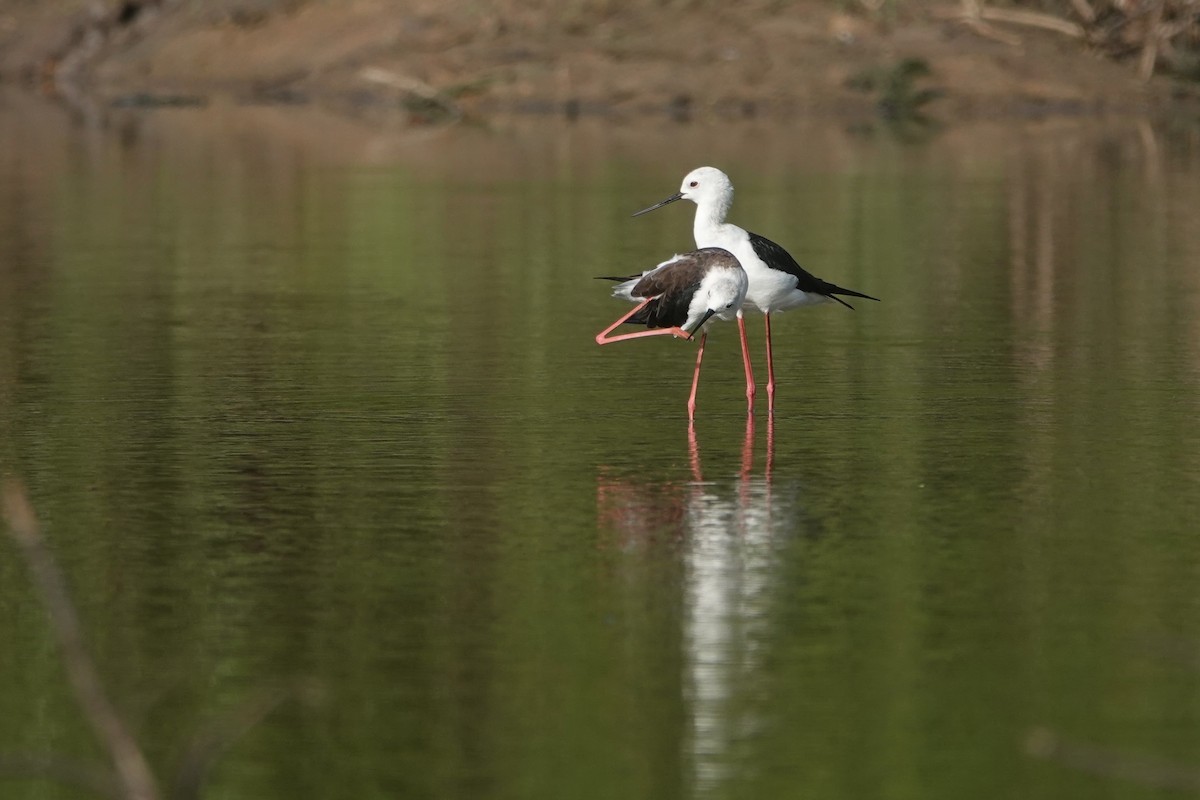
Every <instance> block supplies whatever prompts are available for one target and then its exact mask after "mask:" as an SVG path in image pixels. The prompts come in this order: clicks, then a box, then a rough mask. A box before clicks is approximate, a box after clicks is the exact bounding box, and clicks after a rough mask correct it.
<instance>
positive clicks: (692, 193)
mask: <svg viewBox="0 0 1200 800" xmlns="http://www.w3.org/2000/svg"><path fill="white" fill-rule="evenodd" d="M676 200H691V201H692V202H693V203H695V204H696V220H695V223H694V225H695V229H696V232H697V236H696V238H697V241H700V240H702V239H707V238H709V237H707V236H701V235H700V232H701V231H706V232H707V231H711V230H713V229H714V228H716V227H717V226H719V225H721V224H722V223H724V222H725V216H726V215H727V214H728V213H729V207H730V206H731V205H733V182H732V181H731V180H729V176H728V175H726V174H725V173H724V172H722V171H721V170H719V169H717V168H716V167H697V168H696V169H694V170H692V171H691V172H689V173H688V174H687V175H685V176H684V178H683V182H682V183H681V184H680V186H679V191H678V192H676V193H675V194H673V195H671V196H670V197H668V198H667V199H665V200H663V201H662V202H659V203H655V204H654V205H652V206H650V207H649V208H644V209H642V210H641V211H639V212H637V213H636V214H634V216H635V217H637V216H641V215H642V214H646V213H648V212H650V211H653V210H655V209H656V208H662V207H663V206H665V205H667V204H668V203H674V202H675V201H676Z"/></svg>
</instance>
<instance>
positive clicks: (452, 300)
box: [0, 109, 1200, 800]
mask: <svg viewBox="0 0 1200 800" xmlns="http://www.w3.org/2000/svg"><path fill="white" fill-rule="evenodd" d="M10 110H11V109H10ZM215 113H217V112H211V111H167V112H162V113H161V114H158V115H157V116H154V115H152V116H150V117H131V118H129V119H127V120H125V121H123V122H121V123H120V124H116V123H111V124H109V125H107V126H98V127H97V126H91V127H89V126H84V125H79V124H77V123H72V122H71V121H70V120H69V119H67V118H66V115H65V114H61V113H60V112H57V111H53V110H48V109H41V110H39V112H38V113H36V114H33V113H28V114H26V113H23V114H15V113H7V114H4V115H3V116H0V139H2V140H3V141H2V142H0V143H2V144H3V146H2V147H0V153H3V154H4V155H3V156H0V470H2V471H4V472H6V473H9V474H15V475H20V476H21V477H22V478H23V479H24V480H25V481H26V482H27V484H28V486H29V488H30V494H31V497H32V499H33V501H34V503H35V505H36V507H37V509H38V512H39V514H40V516H41V519H42V522H43V525H44V528H45V531H46V535H47V537H48V539H49V540H50V542H51V544H52V546H53V548H54V550H55V552H56V554H57V555H58V557H59V559H60V561H61V562H62V566H63V568H64V570H65V571H66V572H67V574H68V576H69V578H70V581H71V586H72V589H73V591H74V596H75V600H76V602H77V603H78V605H79V609H80V612H81V614H82V616H83V618H84V621H85V624H86V626H87V633H88V637H89V641H90V643H91V646H92V649H93V650H94V651H95V656H96V660H97V663H98V666H99V668H100V670H101V672H102V673H103V675H104V676H105V678H106V680H107V682H108V686H109V689H110V691H111V693H112V695H113V698H114V700H115V702H116V703H117V704H118V705H119V706H120V707H121V709H122V711H123V712H124V713H125V714H126V716H127V717H128V719H129V720H130V722H131V724H132V725H133V727H134V728H135V729H136V730H137V732H138V733H139V736H140V737H141V739H142V741H143V743H144V744H145V746H146V748H147V750H148V753H149V756H150V758H151V760H152V761H153V762H154V764H155V766H156V768H158V770H159V771H160V773H161V774H162V775H164V776H169V775H171V774H172V772H173V770H174V769H175V768H176V765H177V764H178V763H179V759H180V754H181V753H182V752H183V751H184V749H185V748H186V747H187V745H188V742H189V740H190V738H191V737H192V736H193V735H194V733H195V732H197V731H200V730H204V729H205V728H206V726H209V725H211V724H213V722H214V720H217V721H219V720H221V719H223V718H225V717H226V716H227V715H229V714H230V713H233V714H237V713H238V710H239V709H245V708H246V707H247V705H248V704H253V703H254V702H256V698H259V697H261V694H262V692H264V691H267V690H272V689H279V688H282V689H284V690H286V691H288V692H289V693H290V694H289V695H288V697H289V699H287V700H285V701H284V702H283V703H282V704H281V705H280V706H279V707H278V708H277V709H276V710H275V711H274V712H272V713H271V714H270V715H268V716H267V717H266V719H264V720H263V721H262V722H261V723H259V724H258V725H256V726H254V727H253V728H251V729H250V730H249V731H248V732H246V733H245V734H244V735H243V736H242V737H241V738H239V739H237V740H236V741H235V742H233V743H232V744H231V746H230V748H229V749H228V751H227V752H226V753H225V755H224V756H223V757H222V758H221V760H220V761H219V762H218V764H217V766H216V768H215V770H214V771H213V773H212V775H211V783H210V785H209V787H208V791H207V793H206V794H205V796H206V797H213V798H246V797H254V798H296V797H313V798H318V797H319V798H331V799H336V798H347V799H348V798H355V800H361V799H363V798H395V797H406V798H408V797H415V798H420V797H428V798H443V797H463V798H485V797H487V798H491V797H494V798H560V797H573V798H614V797H621V798H676V797H677V798H741V797H772V798H791V797H795V798H800V797H826V798H839V797H844V798H858V797H876V798H921V799H922V800H928V799H929V798H962V797H995V798H1009V797H1047V798H1068V797H1079V798H1090V797H1096V796H1100V795H1103V796H1106V797H1143V796H1149V795H1151V794H1155V793H1156V792H1157V790H1158V788H1161V786H1163V785H1165V786H1167V787H1172V786H1174V787H1177V788H1178V787H1183V788H1189V787H1190V788H1194V787H1195V786H1196V785H1200V777H1198V776H1200V737H1198V736H1197V733H1198V731H1200V666H1198V665H1200V605H1198V604H1197V602H1196V588H1195V587H1196V586H1197V585H1200V537H1198V536H1197V532H1198V531H1200V528H1198V527H1197V523H1196V520H1197V517H1198V515H1200V270H1198V269H1197V264H1200V223H1197V220H1196V216H1195V209H1196V208H1197V207H1198V205H1200V149H1198V148H1197V145H1196V141H1195V139H1194V138H1188V137H1186V136H1178V135H1173V134H1169V133H1163V132H1155V131H1152V130H1150V129H1149V128H1148V127H1146V126H1144V125H1133V124H1130V125H1127V126H1114V127H1110V128H1103V129H1102V128H1099V127H1098V126H1095V125H1080V126H1074V125H1072V126H1063V127H1062V128H1060V129H1055V128H1053V127H1051V126H1023V127H1022V126H1011V127H1008V128H994V129H993V128H984V129H977V130H971V131H967V132H957V133H956V132H950V133H947V134H944V135H942V136H939V137H937V138H935V139H933V140H932V141H930V142H926V143H923V144H919V145H905V144H901V143H898V142H896V141H894V140H891V139H889V138H888V137H887V136H884V135H878V136H873V137H872V136H852V135H847V134H845V133H844V132H842V131H839V130H837V129H836V128H828V129H826V128H824V127H820V126H814V127H813V128H811V129H809V128H805V129H803V130H796V129H773V128H757V127H750V126H747V127H745V128H737V127H735V128H734V129H733V130H729V129H728V128H725V129H721V128H706V127H704V126H691V127H689V126H661V127H656V126H647V127H646V128H645V129H643V128H629V127H613V128H606V127H603V126H598V125H596V126H593V125H590V124H584V125H580V126H570V125H565V124H556V123H542V124H532V123H521V124H518V125H513V126H511V127H503V126H501V127H500V128H499V129H497V130H492V131H487V130H479V129H471V128H466V127H462V128H459V129H455V130H452V131H450V132H448V133H444V134H440V135H433V136H414V137H412V138H411V139H409V138H404V136H403V134H398V136H400V137H401V139H400V141H399V143H398V144H397V143H396V142H392V143H391V145H390V146H389V148H387V157H383V158H376V157H374V156H373V155H372V153H374V152H375V151H372V150H366V151H360V150H354V151H349V152H347V151H344V150H342V149H341V148H339V147H338V146H337V142H336V141H333V142H331V143H330V144H329V145H328V146H325V147H322V146H319V145H318V146H312V144H311V143H309V144H307V145H302V144H297V143H296V142H294V141H292V140H289V139H287V138H285V137H280V136H277V135H273V134H271V133H262V132H253V131H251V132H247V131H246V130H242V129H240V128H235V127H233V126H230V125H227V124H226V123H225V122H224V121H222V120H221V119H220V118H218V120H217V121H216V122H215V123H214V122H213V118H212V115H213V114H215ZM301 123H302V120H297V122H296V124H297V125H300V124H301ZM702 163H713V164H716V165H718V166H721V167H722V168H724V169H725V170H726V171H727V172H729V173H730V174H731V176H732V177H733V179H734V181H735V184H736V186H737V188H738V194H737V198H736V201H735V205H734V213H733V220H734V221H735V222H739V223H741V224H744V225H746V226H747V227H750V228H752V229H754V230H756V231H759V232H761V233H763V234H765V235H767V236H770V237H771V238H773V239H775V240H777V241H779V242H781V243H782V244H784V245H785V246H787V247H788V248H789V249H791V250H792V252H793V253H794V254H795V255H796V256H797V257H798V258H799V259H800V261H801V262H802V263H804V264H806V265H808V266H809V267H810V268H811V269H812V270H813V271H814V272H816V273H817V274H819V275H822V276H823V277H826V278H828V279H830V280H834V281H836V282H838V283H841V284H843V285H846V286H851V287H853V288H856V289H860V290H862V291H865V292H868V293H870V294H873V295H876V296H878V297H880V298H882V300H883V302H881V303H878V304H875V303H870V302H866V301H864V302H862V303H858V304H856V305H857V310H856V311H854V312H850V311H847V310H846V309H843V308H840V307H836V306H835V307H822V308H818V309H814V310H805V311H799V312H793V313H788V314H785V315H783V316H781V317H779V318H778V319H777V321H776V323H775V325H774V333H775V339H776V359H777V362H776V369H777V372H778V375H779V396H778V406H779V413H778V414H777V417H776V419H775V420H774V421H770V420H768V419H767V418H766V416H765V414H761V413H760V415H759V416H758V417H757V418H755V419H751V420H747V418H746V415H745V408H744V398H743V397H742V375H741V368H740V359H739V357H738V353H737V346H736V345H737V342H736V337H735V335H734V329H733V327H732V326H724V327H717V328H716V329H715V330H714V332H713V335H712V336H711V337H710V339H709V347H708V355H707V359H706V367H705V372H704V377H703V380H702V384H701V395H700V414H699V419H698V421H697V424H696V425H695V427H694V428H692V429H689V426H688V424H687V421H686V416H685V411H684V401H685V399H686V395H687V390H688V382H689V381H690V376H691V368H692V360H693V354H694V349H693V347H694V346H693V345H691V344H688V343H684V342H679V341H670V340H658V339H656V340H644V341H640V342H630V343H626V344H620V345H615V346H612V347H606V348H597V347H596V346H595V344H594V343H593V341H592V337H593V335H594V334H595V333H596V332H597V331H598V330H600V329H601V328H602V327H604V326H605V325H606V324H607V323H608V322H609V321H610V320H612V319H614V318H615V317H616V316H617V315H618V314H620V313H621V312H622V310H623V308H622V305H621V303H620V302H619V301H616V300H613V299H612V298H610V297H608V296H607V294H606V288H605V285H603V284H600V283H597V282H595V281H593V280H592V276H594V275H602V274H613V273H614V272H627V271H636V270H639V269H644V268H647V267H649V266H651V265H652V264H654V263H656V262H657V261H659V260H662V259H663V258H665V257H666V256H669V255H670V254H671V253H673V252H676V251H678V250H682V249H687V248H689V247H690V241H689V239H690V209H691V207H690V206H686V207H685V204H682V203H680V204H675V205H673V206H671V207H668V208H666V209H663V210H660V211H657V212H655V213H654V214H653V215H649V216H647V217H644V218H638V219H636V220H633V219H630V218H629V214H630V213H632V212H633V211H635V210H637V209H640V208H643V207H645V206H647V205H649V204H650V203H651V202H654V201H656V200H658V199H661V198H662V197H664V196H666V195H667V194H669V193H671V192H673V191H675V189H676V188H677V185H678V181H679V179H680V177H681V176H682V175H683V174H684V173H685V172H686V171H687V170H689V169H691V168H692V167H694V166H697V165H699V164H702ZM750 329H751V335H752V345H753V346H754V347H755V348H756V357H759V360H760V362H761V353H760V351H761V347H762V331H761V319H759V318H752V319H751V326H750ZM760 369H761V367H760ZM760 378H761V375H760ZM0 555H2V556H3V557H2V558H0V641H3V642H4V643H5V646H4V647H3V648H2V649H0V752H9V753H11V752H18V751H20V752H29V751H34V752H59V753H66V754H72V755H81V756H84V757H95V758H100V757H101V756H102V753H101V751H100V749H99V748H98V747H97V746H96V745H95V744H94V743H93V742H92V740H91V738H90V734H89V731H88V728H87V726H86V723H85V721H84V719H83V717H82V715H81V713H80V711H79V710H78V708H77V707H76V705H75V704H74V702H73V700H72V697H71V695H70V692H69V689H68V685H67V682H66V680H65V677H64V674H63V671H62V668H61V664H60V662H59V659H58V655H57V653H56V651H55V648H54V646H53V639H52V637H51V635H50V632H49V629H48V626H47V621H46V619H45V616H44V614H43V612H42V609H41V608H40V606H39V604H38V600H37V598H36V595H35V594H34V592H33V590H32V588H31V586H30V583H29V581H28V578H27V575H26V573H25V570H24V568H23V566H22V564H21V563H20V561H19V560H18V558H17V555H16V551H15V549H14V548H12V547H11V546H10V545H4V546H3V547H0ZM164 780H167V778H164ZM2 785H7V787H8V788H6V789H3V790H0V794H3V796H10V795H9V794H8V793H9V792H12V793H13V794H12V795H11V796H20V797H37V798H51V797H53V798H58V797H67V798H69V797H77V796H85V795H83V794H81V793H80V792H78V791H76V790H72V789H64V788H59V787H56V786H53V785H51V784H46V783H40V782H32V781H10V782H7V783H6V784H2Z"/></svg>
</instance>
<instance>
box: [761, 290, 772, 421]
mask: <svg viewBox="0 0 1200 800" xmlns="http://www.w3.org/2000/svg"><path fill="white" fill-rule="evenodd" d="M763 319H765V320H766V321H767V414H768V415H770V414H774V413H775V358H774V356H773V355H772V353H771V315H770V314H763Z"/></svg>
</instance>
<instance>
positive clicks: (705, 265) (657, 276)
mask: <svg viewBox="0 0 1200 800" xmlns="http://www.w3.org/2000/svg"><path fill="white" fill-rule="evenodd" d="M731 266H738V261H737V259H736V258H734V256H733V254H732V253H730V252H729V251H728V250H723V249H721V248H720V247H705V248H703V249H701V250H693V251H692V252H690V253H683V254H681V255H677V256H675V258H673V259H671V260H670V261H664V262H663V263H662V264H660V265H659V266H658V267H657V268H656V269H654V270H652V271H650V272H647V273H646V274H645V275H644V276H642V279H641V280H640V281H638V282H637V283H636V284H634V287H633V291H632V292H631V294H632V295H633V296H634V297H657V296H663V295H666V296H675V295H684V294H686V295H687V296H688V297H689V298H690V297H691V295H692V294H693V293H694V292H695V291H696V287H697V286H699V285H700V281H702V280H704V276H705V275H707V274H708V271H709V270H710V269H712V268H713V267H731Z"/></svg>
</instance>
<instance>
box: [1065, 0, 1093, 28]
mask: <svg viewBox="0 0 1200 800" xmlns="http://www.w3.org/2000/svg"><path fill="white" fill-rule="evenodd" d="M1071 5H1072V6H1073V7H1074V8H1075V13H1076V14H1078V15H1079V16H1080V17H1081V18H1082V19H1083V21H1084V22H1086V23H1087V24H1089V25H1091V24H1092V23H1093V22H1095V21H1096V9H1094V8H1092V7H1091V6H1090V5H1089V4H1088V0H1071Z"/></svg>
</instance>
